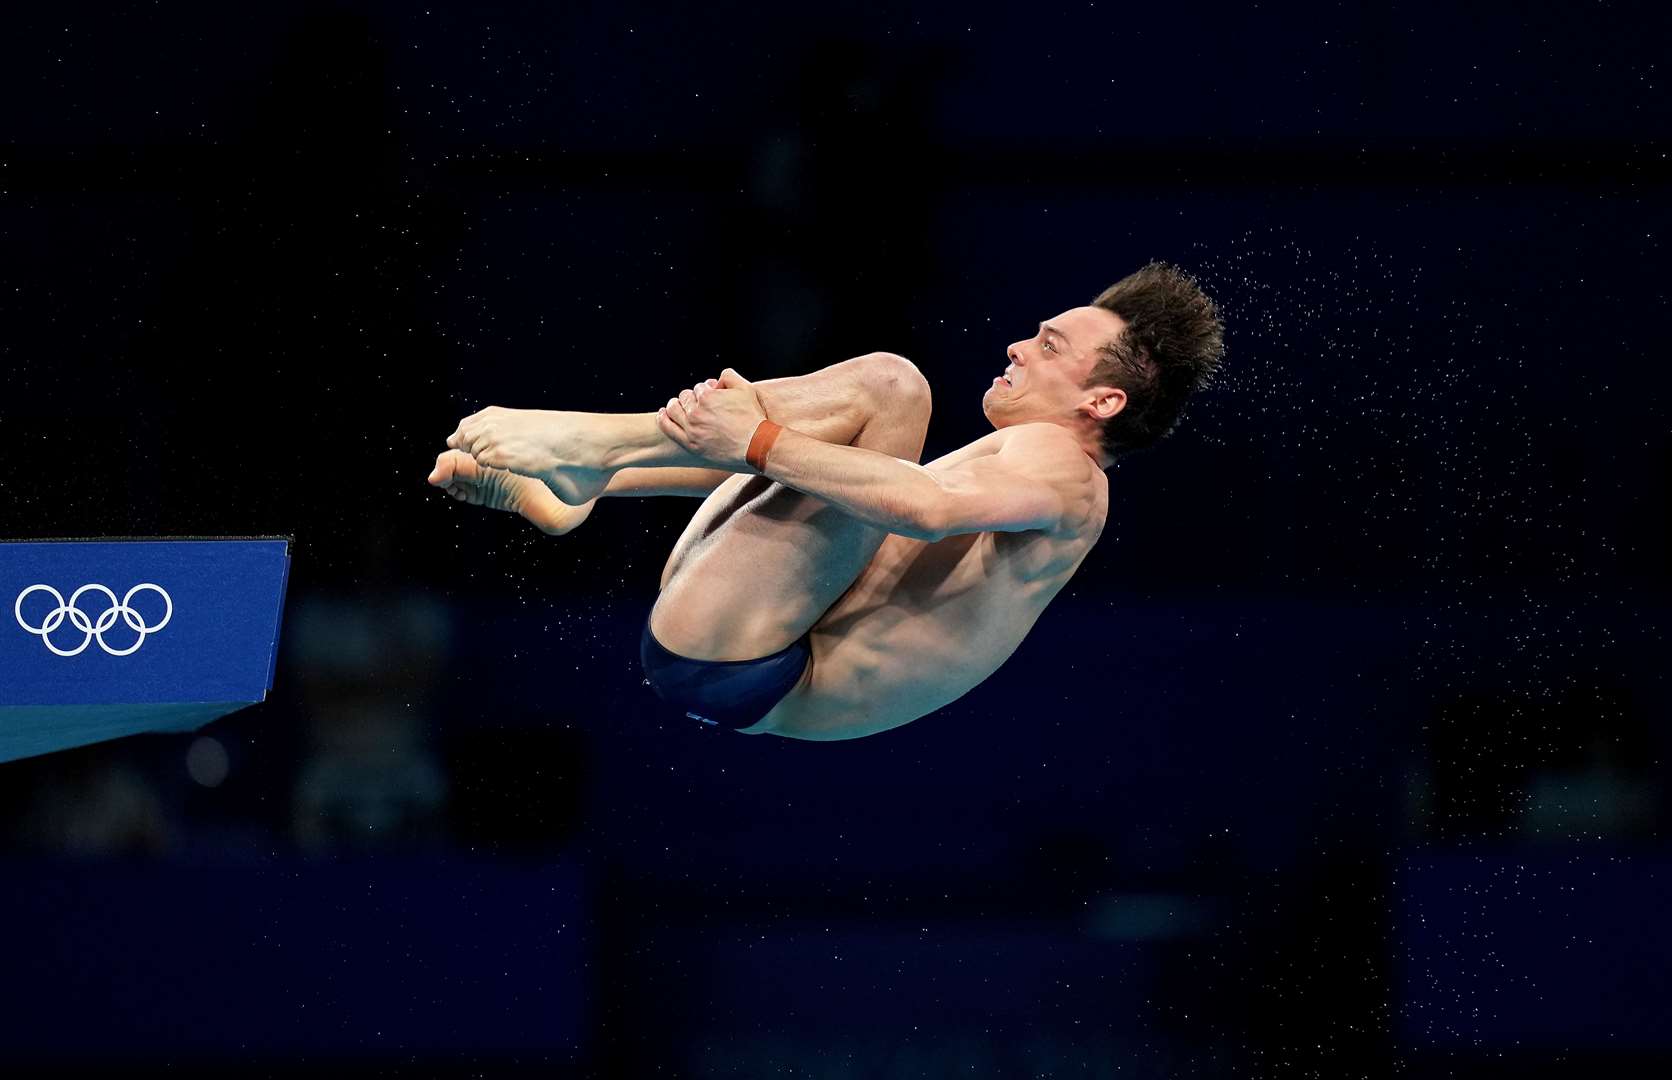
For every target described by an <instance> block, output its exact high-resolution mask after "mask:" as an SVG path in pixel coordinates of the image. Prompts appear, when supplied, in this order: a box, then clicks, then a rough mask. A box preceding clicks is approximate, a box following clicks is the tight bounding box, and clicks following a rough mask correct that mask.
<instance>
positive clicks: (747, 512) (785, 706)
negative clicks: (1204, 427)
mask: <svg viewBox="0 0 1672 1080" xmlns="http://www.w3.org/2000/svg"><path fill="white" fill-rule="evenodd" d="M1222 354H1223V324H1222V322H1221V320H1220V316H1219V312H1218V309H1217V307H1216V305H1215V304H1214V303H1213V301H1212V300H1210V299H1209V298H1208V297H1207V296H1206V295H1205V294H1204V293H1203V292H1202V290H1201V289H1200V288H1199V287H1198V285H1197V284H1196V282H1195V281H1194V280H1193V279H1192V278H1190V277H1189V276H1188V275H1186V274H1184V273H1183V272H1181V271H1180V270H1178V269H1177V268H1175V267H1172V266H1169V265H1167V264H1165V263H1159V262H1152V263H1150V264H1148V265H1146V266H1144V267H1143V268H1142V269H1140V270H1138V271H1136V272H1135V273H1133V274H1131V275H1129V276H1127V277H1125V278H1123V279H1122V280H1120V281H1119V282H1117V283H1115V284H1114V285H1112V286H1110V287H1109V288H1108V289H1106V290H1104V291H1103V292H1102V294H1100V295H1099V296H1098V297H1097V299H1095V300H1093V301H1092V302H1091V304H1090V305H1088V306H1085V307H1076V308H1071V309H1069V310H1068V311H1064V312H1063V313H1062V314H1060V315H1058V316H1056V317H1055V318H1053V319H1051V320H1050V321H1049V322H1045V323H1041V324H1039V329H1038V332H1037V333H1036V334H1034V335H1033V336H1031V337H1029V338H1026V339H1024V340H1021V341H1017V342H1015V343H1014V344H1012V345H1011V346H1010V347H1009V349H1008V350H1007V356H1008V359H1009V366H1008V367H1006V368H1005V370H1004V374H1003V375H1001V376H999V377H997V378H995V379H994V380H993V383H992V386H991V387H990V388H989V389H988V390H987V391H986V393H985V395H984V396H983V398H982V402H981V406H982V411H983V412H985V413H986V415H987V419H988V421H989V422H991V423H992V425H993V427H994V429H995V430H994V431H993V432H992V433H990V434H988V435H985V436H983V437H981V438H979V439H977V440H976V441H974V442H972V443H970V444H969V445H967V446H965V447H963V448H961V449H959V450H955V451H953V452H952V453H950V454H947V455H946V456H945V457H941V458H938V459H936V460H935V461H932V462H930V463H929V464H928V465H920V464H918V463H917V462H918V458H919V457H920V455H921V454H922V452H923V444H924V439H925V436H926V434H927V430H928V424H929V411H930V399H929V384H928V383H927V382H926V381H925V380H924V377H923V375H922V374H921V373H920V372H919V371H918V369H917V367H916V366H915V365H914V364H912V363H911V361H909V360H907V359H905V358H904V357H901V356H897V355H894V354H892V353H886V352H878V353H870V354H868V355H865V356H858V357H854V358H853V359H851V360H844V361H843V362H841V363H839V364H833V365H831V366H830V367H827V368H824V369H822V370H819V371H815V372H812V373H811V374H807V375H801V376H796V377H792V378H782V379H766V380H762V381H760V382H750V381H748V380H746V379H744V378H743V377H742V376H741V375H739V374H738V373H737V372H736V371H735V370H733V369H731V368H727V369H725V371H724V372H722V374H721V375H720V377H719V378H718V379H708V380H705V381H704V382H701V383H698V384H697V385H695V386H693V387H692V388H691V389H689V390H685V391H682V392H681V393H680V395H679V396H678V397H677V398H670V399H668V403H667V405H666V406H664V407H663V408H661V409H659V410H657V411H656V412H654V413H637V414H604V413H582V412H556V411H548V410H535V409H506V408H501V407H498V406H495V407H490V408H487V409H483V410H482V411H480V412H477V413H473V414H472V415H470V416H467V417H465V418H464V420H462V421H461V422H460V423H459V426H458V430H456V431H455V432H454V433H453V434H452V435H451V436H450V437H449V438H448V439H447V446H448V447H449V449H448V450H446V451H444V452H443V453H441V454H440V456H438V457H437V459H436V464H435V469H434V471H433V472H431V473H430V475H429V482H430V483H431V484H432V485H435V486H437V487H440V488H442V489H444V490H445V491H447V492H448V493H449V494H451V495H452V496H453V497H454V498H455V499H458V500H460V501H463V502H468V503H470V504H471V505H487V506H491V507H494V508H497V509H502V510H510V511H514V512H516V513H518V514H521V515H522V516H523V517H525V518H527V519H528V520H529V521H531V522H533V523H534V524H535V525H536V526H538V527H539V528H541V529H542V530H543V531H545V532H548V533H552V534H562V533H565V532H568V531H569V530H571V529H573V528H575V527H576V526H577V525H579V524H580V523H581V522H582V521H584V520H585V519H586V517H587V515H588V514H589V513H590V512H591V510H592V507H593V505H594V504H595V503H596V501H597V499H598V498H600V497H602V496H605V495H611V496H616V495H700V496H706V498H705V499H704V502H703V504H702V506H701V508H700V509H698V511H697V513H696V515H695V516H694V517H693V518H692V519H691V522H690V524H689V525H688V526H686V528H685V532H684V533H683V535H681V536H680V538H679V541H678V542H677V543H676V544H675V545H674V548H673V552H672V554H671V555H670V556H669V557H668V562H667V565H666V566H665V567H664V569H663V571H662V581H661V592H660V595H659V596H658V598H657V600H656V603H655V604H654V606H653V607H652V609H651V611H650V615H649V617H648V619H647V620H646V622H645V626H644V630H643V633H642V635H641V647H640V654H641V661H642V663H643V665H644V671H645V675H646V677H647V678H648V679H649V680H650V683H651V685H652V687H653V689H654V690H655V691H656V693H657V694H658V695H659V696H661V697H662V698H663V699H664V700H666V701H667V702H669V703H670V704H671V705H673V706H674V707H676V708H678V709H680V710H683V711H684V713H685V715H686V716H688V717H690V718H692V719H693V720H696V721H700V722H702V723H705V724H710V725H714V726H718V727H727V728H732V729H734V730H738V731H742V732H744V733H746V734H759V733H771V734H774V735H781V736H784V737H787V738H794V739H813V740H833V739H852V738H858V737H860V736H864V735H871V734H875V733H876V732H879V731H886V730H888V729H889V728H894V727H899V726H900V725H902V724H906V723H909V722H911V721H912V720H915V719H917V718H918V717H921V716H925V715H927V714H928V713H931V712H933V711H934V710H936V709H938V708H940V707H941V706H943V705H946V704H948V703H950V702H953V701H956V700H957V699H958V698H960V697H962V696H963V695H964V694H966V693H968V692H969V691H970V690H971V689H973V688H974V687H975V686H977V685H979V684H980V683H981V682H982V681H984V680H985V679H986V678H987V677H988V676H989V675H991V674H992V673H993V672H994V671H996V670H997V669H998V668H999V666H1000V665H1002V664H1003V663H1004V662H1005V660H1006V659H1008V658H1009V656H1010V654H1011V653H1013V652H1014V651H1015V650H1016V648H1017V646H1018V645H1020V644H1021V641H1022V638H1023V637H1024V636H1025V635H1026V634H1027V632H1028V630H1029V629H1030V628H1031V627H1032V626H1033V624H1034V622H1035V621H1036V620H1037V619H1038V618H1039V616H1040V614H1041V613H1042V612H1043V611H1044V610H1045V606H1046V605H1047V604H1048V603H1050V601H1051V598H1052V597H1054V596H1056V595H1057V593H1058V592H1059V591H1061V589H1062V587H1063V586H1064V585H1065V584H1067V582H1068V580H1069V578H1071V577H1072V576H1073V574H1074V572H1075V570H1077V569H1078V568H1079V566H1080V564H1081V563H1082V562H1083V561H1084V560H1085V558H1086V555H1087V553H1088V552H1090V551H1091V548H1092V545H1093V544H1095V543H1096V542H1097V539H1098V537H1099V536H1100V535H1102V532H1103V523H1104V519H1105V517H1106V516H1107V514H1108V508H1109V484H1108V478H1107V476H1106V475H1105V470H1106V469H1108V468H1109V467H1110V465H1112V464H1113V463H1114V461H1115V460H1116V459H1118V458H1119V457H1121V456H1124V455H1126V454H1129V453H1132V452H1134V451H1137V450H1142V449H1144V448H1146V447H1148V446H1150V445H1152V444H1153V443H1155V442H1156V441H1157V440H1159V439H1161V438H1162V437H1164V436H1166V435H1167V434H1169V433H1170V432H1171V431H1172V430H1173V429H1174V428H1175V426H1176V425H1177V422H1178V418H1179V415H1180V412H1181V409H1182V407H1183V405H1184V403H1185V400H1186V399H1187V398H1188V397H1189V395H1190V394H1191V393H1193V392H1194V391H1195V390H1197V389H1199V388H1200V387H1202V386H1204V385H1205V384H1206V383H1207V382H1208V381H1209V380H1210V379H1211V377H1212V376H1213V374H1214V373H1215V371H1216V370H1217V369H1218V367H1219V364H1220V359H1221V356H1222Z"/></svg>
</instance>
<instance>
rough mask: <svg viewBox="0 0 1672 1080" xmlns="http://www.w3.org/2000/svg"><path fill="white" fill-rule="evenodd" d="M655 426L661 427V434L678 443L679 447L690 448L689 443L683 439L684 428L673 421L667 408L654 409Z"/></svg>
mask: <svg viewBox="0 0 1672 1080" xmlns="http://www.w3.org/2000/svg"><path fill="white" fill-rule="evenodd" d="M656 426H657V427H658V428H659V429H661V432H662V434H664V435H666V436H667V437H668V438H670V439H672V440H673V441H674V442H675V443H677V444H679V446H680V447H681V448H683V449H685V450H689V449H691V446H690V444H689V443H688V442H686V441H685V430H684V429H683V428H681V427H680V426H679V425H678V424H677V423H675V422H674V419H673V417H672V416H670V415H668V410H667V409H665V408H663V409H658V410H656Z"/></svg>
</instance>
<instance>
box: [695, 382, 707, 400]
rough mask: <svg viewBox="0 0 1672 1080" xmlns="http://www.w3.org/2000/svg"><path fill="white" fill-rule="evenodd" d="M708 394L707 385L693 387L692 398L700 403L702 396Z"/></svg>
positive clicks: (700, 384)
mask: <svg viewBox="0 0 1672 1080" xmlns="http://www.w3.org/2000/svg"><path fill="white" fill-rule="evenodd" d="M706 393H708V384H707V383H698V384H697V385H695V386H693V387H691V396H692V397H694V398H696V399H697V400H698V401H701V400H702V396H703V395H704V394H706Z"/></svg>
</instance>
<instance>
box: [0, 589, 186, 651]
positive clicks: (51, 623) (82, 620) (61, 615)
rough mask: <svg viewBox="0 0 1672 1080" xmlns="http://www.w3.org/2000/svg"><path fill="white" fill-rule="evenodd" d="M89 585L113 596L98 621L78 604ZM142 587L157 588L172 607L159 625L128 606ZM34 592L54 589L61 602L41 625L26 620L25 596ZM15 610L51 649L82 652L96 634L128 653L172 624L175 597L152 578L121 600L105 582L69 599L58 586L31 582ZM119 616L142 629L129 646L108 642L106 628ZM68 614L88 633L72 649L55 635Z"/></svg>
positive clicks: (19, 619)
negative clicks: (57, 642) (59, 642)
mask: <svg viewBox="0 0 1672 1080" xmlns="http://www.w3.org/2000/svg"><path fill="white" fill-rule="evenodd" d="M89 589H97V590H98V591H99V592H102V593H104V594H105V596H106V597H108V598H109V599H110V607H109V608H107V609H106V610H105V612H104V613H103V614H101V615H100V616H99V621H98V622H92V621H90V620H89V619H88V618H87V613H86V612H84V611H82V610H81V608H80V607H78V606H77V605H76V602H77V601H78V600H80V599H81V594H82V593H84V592H87V591H88V590H89ZM141 589H151V590H153V591H154V592H156V593H157V594H159V595H160V596H161V597H162V598H163V603H164V604H166V605H168V610H167V612H165V613H164V615H163V621H162V622H160V623H158V624H157V625H156V626H147V625H146V623H145V620H144V618H142V617H141V616H140V614H139V612H137V611H135V610H134V609H133V608H131V607H129V606H128V601H129V600H132V599H133V598H134V593H136V592H138V591H139V590H141ZM32 592H48V593H51V594H52V598H53V599H54V600H56V601H57V602H58V606H57V608H55V609H53V611H52V612H51V613H50V614H48V615H47V617H46V618H45V619H43V620H42V621H41V625H39V626H30V625H29V624H28V623H26V622H24V621H23V600H24V598H25V597H27V596H28V595H29V594H30V593H32ZM12 614H14V615H16V616H17V624H18V625H19V626H21V627H23V628H24V629H25V630H27V631H29V632H30V633H31V634H38V635H39V636H40V638H41V640H42V641H44V642H46V647H47V648H49V649H51V650H52V651H53V652H54V653H57V654H58V655H59V656H74V655H76V654H77V653H79V652H81V650H83V649H85V648H87V646H88V645H90V644H91V643H92V641H93V639H94V638H98V639H99V648H101V649H103V650H104V651H105V652H107V653H109V654H110V655H112V656H127V655H128V654H129V653H131V652H134V651H135V650H137V649H138V648H139V647H140V646H141V645H143V644H145V639H146V637H147V636H149V635H151V634H154V633H156V632H157V631H158V630H161V629H162V628H163V627H165V626H167V625H168V620H170V619H172V618H174V600H173V599H172V598H171V597H170V596H169V595H168V593H167V592H166V591H165V590H164V589H163V587H162V586H161V585H152V584H150V583H149V582H146V583H143V584H140V585H135V586H134V587H133V588H131V589H129V590H128V592H127V595H126V596H124V597H122V599H121V600H118V599H116V594H115V593H113V592H111V591H110V590H109V589H107V588H105V587H104V586H103V585H83V586H82V587H81V588H79V589H77V590H76V591H75V592H74V593H73V594H71V596H70V599H69V602H68V603H65V602H64V594H63V593H61V592H59V591H58V590H57V589H54V588H53V587H52V586H51V585H31V586H29V587H28V588H27V589H24V590H23V591H22V592H20V593H18V594H17V603H16V604H13V605H12ZM118 617H120V618H121V619H122V621H123V622H125V623H127V624H128V626H129V627H131V628H132V629H134V630H137V631H139V640H138V641H136V642H134V643H133V644H132V645H130V646H128V647H127V648H126V649H113V648H111V647H110V646H109V645H106V644H105V639H104V632H105V631H106V630H109V629H110V628H111V627H113V626H115V625H116V620H117V618H118ZM66 618H68V619H69V620H70V623H71V624H72V625H73V626H74V627H75V628H76V629H77V630H80V631H81V632H82V633H84V634H86V635H87V636H86V638H84V639H83V640H82V642H81V644H80V645H77V646H76V647H75V648H73V649H69V650H64V649H60V648H59V647H58V646H56V645H54V644H53V643H52V637H51V634H52V632H53V631H54V630H56V629H58V628H59V627H60V626H62V625H63V624H64V620H65V619H66Z"/></svg>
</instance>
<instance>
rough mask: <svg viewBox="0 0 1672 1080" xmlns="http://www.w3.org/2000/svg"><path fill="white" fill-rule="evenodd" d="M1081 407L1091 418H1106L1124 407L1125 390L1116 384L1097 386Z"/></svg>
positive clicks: (1100, 419) (1101, 419) (1098, 419)
mask: <svg viewBox="0 0 1672 1080" xmlns="http://www.w3.org/2000/svg"><path fill="white" fill-rule="evenodd" d="M1082 408H1084V409H1085V410H1086V414H1087V415H1089V416H1090V417H1091V418H1092V419H1093V420H1097V421H1099V422H1101V421H1104V420H1107V419H1109V418H1110V417H1111V416H1114V415H1115V414H1117V413H1119V412H1120V411H1121V410H1122V409H1124V408H1126V391H1125V390H1122V389H1121V388H1120V387H1118V386H1099V387H1098V388H1097V390H1096V393H1095V394H1094V395H1093V396H1092V397H1091V399H1090V400H1088V401H1087V402H1086V403H1085V405H1083V406H1082Z"/></svg>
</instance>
